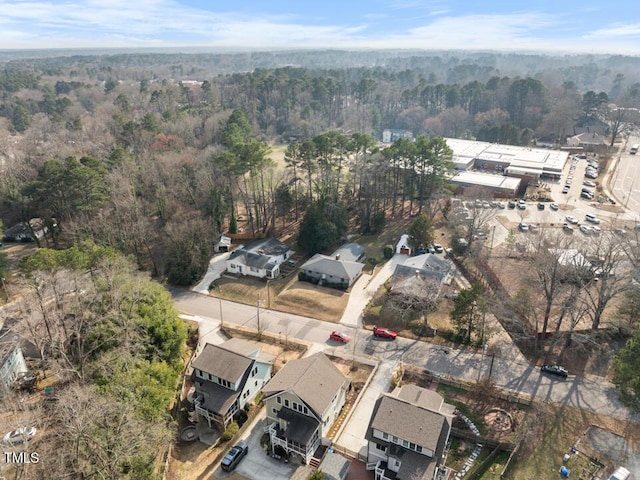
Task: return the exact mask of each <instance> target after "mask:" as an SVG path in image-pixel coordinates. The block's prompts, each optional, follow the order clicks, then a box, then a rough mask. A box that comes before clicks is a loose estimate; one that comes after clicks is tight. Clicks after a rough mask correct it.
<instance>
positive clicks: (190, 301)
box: [173, 290, 638, 420]
mask: <svg viewBox="0 0 640 480" xmlns="http://www.w3.org/2000/svg"><path fill="white" fill-rule="evenodd" d="M173 294H174V299H175V305H176V308H178V310H180V311H181V312H183V313H186V314H191V315H196V316H198V317H200V319H201V322H202V323H203V324H204V325H211V329H212V330H213V329H215V328H216V326H217V324H218V323H219V318H220V316H219V312H220V303H219V300H218V299H216V298H213V297H208V296H205V295H200V294H197V293H192V292H188V291H184V290H174V291H173ZM222 313H223V317H224V322H229V323H233V324H236V325H243V326H247V327H250V328H256V317H257V312H256V308H255V307H252V306H249V305H241V304H236V303H233V302H228V301H222ZM260 317H261V322H262V323H263V325H264V327H265V330H266V331H269V332H271V333H273V334H276V335H278V334H279V335H281V336H282V338H283V340H284V337H285V335H286V336H288V337H290V338H294V337H295V338H297V339H300V340H305V341H308V342H312V343H315V344H317V345H316V348H325V349H329V350H330V349H332V348H336V349H345V350H346V349H351V348H355V352H356V353H357V354H358V355H368V356H372V357H375V358H378V359H380V360H382V361H383V362H393V363H395V362H397V361H402V362H404V363H406V364H411V365H415V366H418V367H421V368H425V369H427V370H429V371H431V372H433V373H436V374H440V375H444V376H450V377H455V378H460V379H464V380H470V381H475V380H477V379H478V378H479V376H483V377H484V376H487V375H489V373H491V378H492V379H493V380H494V381H495V382H496V384H497V385H498V386H500V387H503V388H506V389H509V390H511V391H514V392H522V393H528V394H531V395H534V396H535V397H536V398H537V399H539V400H543V401H551V402H556V403H560V404H564V405H567V406H572V407H577V408H585V409H587V410H591V411H594V412H598V413H602V414H605V415H610V416H613V417H617V418H623V419H633V420H638V418H637V417H636V416H633V415H632V414H631V413H630V412H629V411H628V410H627V409H626V408H625V407H624V406H622V405H621V404H620V402H619V401H618V399H617V394H616V391H615V389H614V387H613V385H611V384H610V383H608V382H607V381H606V380H605V379H604V378H601V377H596V376H593V375H587V376H585V377H576V376H570V377H569V379H567V380H562V379H557V378H554V377H551V376H547V375H541V374H540V371H539V369H538V368H536V367H534V366H532V365H530V364H528V363H526V362H525V361H523V360H518V359H516V360H514V358H513V356H512V355H507V356H505V357H502V356H501V357H498V356H496V357H495V359H492V358H491V356H490V355H486V356H485V355H483V354H482V352H478V351H476V350H475V349H470V348H469V349H447V350H446V351H445V350H443V349H442V347H440V346H437V345H433V344H430V343H425V342H420V341H417V340H410V339H406V338H398V339H397V340H396V341H393V342H389V341H385V340H380V339H377V338H374V337H373V336H372V335H371V333H370V331H364V330H361V329H358V330H357V329H356V328H354V327H351V326H344V325H343V326H342V327H341V328H342V329H343V330H345V332H347V333H348V334H350V335H351V336H352V337H353V339H354V340H353V341H352V344H350V345H347V346H338V345H336V344H335V343H334V342H331V341H329V340H327V339H328V336H329V333H330V332H331V331H332V330H334V329H335V324H334V323H330V322H322V321H320V320H316V319H312V318H307V317H302V316H298V315H290V314H286V313H282V312H275V311H271V310H261V313H260ZM356 332H357V333H356ZM492 360H493V366H492V365H491V362H492ZM490 369H491V372H489V370H490Z"/></svg>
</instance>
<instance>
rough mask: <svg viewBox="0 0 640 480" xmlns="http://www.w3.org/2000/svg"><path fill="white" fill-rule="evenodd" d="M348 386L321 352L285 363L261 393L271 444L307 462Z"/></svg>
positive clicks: (317, 445)
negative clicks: (262, 394) (263, 398)
mask: <svg viewBox="0 0 640 480" xmlns="http://www.w3.org/2000/svg"><path fill="white" fill-rule="evenodd" d="M350 386H351V382H350V380H349V379H348V378H347V377H346V376H344V375H343V374H342V372H340V370H338V368H337V367H336V366H335V365H334V364H333V363H332V362H331V360H329V358H328V357H327V356H326V355H325V354H324V353H316V354H314V355H311V356H309V357H305V358H300V359H298V360H292V361H290V362H288V363H287V364H286V365H285V366H284V367H282V369H281V370H280V371H278V373H276V374H275V375H274V376H273V378H272V379H271V380H270V381H269V383H267V384H266V385H265V386H264V388H263V389H262V392H263V393H264V396H265V402H266V408H267V427H266V429H265V430H266V431H268V432H269V437H270V440H271V447H272V448H275V446H276V445H280V446H281V447H282V448H284V449H285V451H287V452H288V453H289V454H296V455H299V456H300V457H301V458H302V460H303V461H304V462H305V463H306V464H308V463H309V461H310V460H311V458H312V457H313V454H314V452H315V451H316V449H317V448H318V447H319V446H320V442H321V439H322V438H323V437H326V435H327V432H328V431H329V429H330V428H331V425H332V424H333V422H334V421H335V420H336V418H337V417H338V415H339V414H340V411H341V410H342V407H343V406H344V403H345V401H346V396H347V392H348V390H349V388H350Z"/></svg>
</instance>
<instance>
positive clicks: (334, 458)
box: [318, 453, 351, 480]
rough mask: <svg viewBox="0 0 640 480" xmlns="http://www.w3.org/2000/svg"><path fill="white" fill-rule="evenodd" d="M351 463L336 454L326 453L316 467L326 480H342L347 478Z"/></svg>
mask: <svg viewBox="0 0 640 480" xmlns="http://www.w3.org/2000/svg"><path fill="white" fill-rule="evenodd" d="M350 465H351V461H349V460H347V459H346V458H344V457H343V456H342V455H338V454H337V453H327V454H326V455H325V456H324V459H323V460H322V463H321V464H320V466H319V467H318V470H321V471H322V473H323V474H324V476H325V478H327V479H328V480H344V479H345V478H347V473H348V472H349V466H350Z"/></svg>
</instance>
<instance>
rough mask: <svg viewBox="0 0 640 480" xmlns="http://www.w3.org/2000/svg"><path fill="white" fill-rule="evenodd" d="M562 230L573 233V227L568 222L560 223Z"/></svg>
mask: <svg viewBox="0 0 640 480" xmlns="http://www.w3.org/2000/svg"><path fill="white" fill-rule="evenodd" d="M562 230H564V231H565V232H567V233H573V227H572V226H571V225H569V224H568V223H565V224H564V225H562Z"/></svg>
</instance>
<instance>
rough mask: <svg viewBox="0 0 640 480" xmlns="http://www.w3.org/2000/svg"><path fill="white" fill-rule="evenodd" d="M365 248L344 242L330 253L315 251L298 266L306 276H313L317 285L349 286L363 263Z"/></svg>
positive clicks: (359, 272)
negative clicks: (323, 253) (324, 253)
mask: <svg viewBox="0 0 640 480" xmlns="http://www.w3.org/2000/svg"><path fill="white" fill-rule="evenodd" d="M364 254H365V248H364V247H363V246H362V245H359V244H357V243H345V244H344V245H342V246H341V247H340V248H338V249H337V250H336V251H335V252H333V253H332V254H331V255H322V254H320V253H316V254H315V255H314V256H313V257H311V258H310V259H309V260H307V261H306V262H305V263H304V264H303V265H302V266H301V267H300V268H301V270H302V271H303V272H304V274H305V276H306V277H308V278H315V279H317V280H318V284H319V285H326V284H330V285H344V286H348V287H351V286H352V285H353V284H354V283H355V281H356V280H358V278H360V275H362V269H363V268H364V263H361V262H359V260H361V259H362V258H363V257H364Z"/></svg>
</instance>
